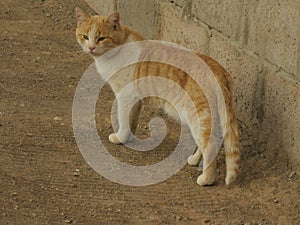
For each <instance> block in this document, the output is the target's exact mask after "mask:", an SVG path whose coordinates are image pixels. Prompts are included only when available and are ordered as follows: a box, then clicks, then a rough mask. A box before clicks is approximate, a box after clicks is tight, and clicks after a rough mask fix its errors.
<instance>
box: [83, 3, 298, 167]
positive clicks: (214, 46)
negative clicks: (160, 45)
mask: <svg viewBox="0 0 300 225" xmlns="http://www.w3.org/2000/svg"><path fill="white" fill-rule="evenodd" d="M86 1H87V2H88V3H89V4H90V5H91V6H92V8H94V9H95V10H96V11H97V12H98V13H99V14H104V15H105V14H108V12H110V11H115V10H118V11H119V12H120V13H121V20H122V22H123V23H124V24H125V25H128V26H130V27H132V28H134V29H136V30H138V31H139V32H140V33H142V34H143V35H144V36H145V37H147V38H148V39H159V40H165V41H172V42H175V43H178V44H180V45H183V46H185V47H187V48H189V49H192V50H194V51H197V52H201V53H203V54H207V55H209V56H211V57H213V58H214V59H216V60H217V61H218V62H220V63H221V64H222V65H223V66H224V67H225V69H227V70H228V71H229V72H230V73H231V75H232V76H233V78H234V80H235V91H234V101H235V109H236V113H237V117H238V120H239V123H240V125H241V126H242V127H243V129H242V132H248V133H250V134H251V135H252V136H254V137H255V139H257V140H258V143H265V145H266V146H267V148H266V149H267V151H270V155H273V153H274V155H276V154H279V155H280V154H282V155H287V156H288V158H289V164H288V165H289V167H290V168H291V169H293V170H298V171H300V84H299V82H300V1H295V0H285V1H280V0H275V1H274V0H259V1H255V0H244V1H240V0H126V1H125V0H124V1H121V0H86ZM242 144H243V143H242Z"/></svg>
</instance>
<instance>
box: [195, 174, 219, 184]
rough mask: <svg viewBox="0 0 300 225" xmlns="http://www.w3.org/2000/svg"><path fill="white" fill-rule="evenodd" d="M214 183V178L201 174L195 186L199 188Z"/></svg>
mask: <svg viewBox="0 0 300 225" xmlns="http://www.w3.org/2000/svg"><path fill="white" fill-rule="evenodd" d="M214 182H215V176H207V175H206V174H201V175H200V176H199V177H198V179H197V184H199V185H201V186H208V185H213V184H214Z"/></svg>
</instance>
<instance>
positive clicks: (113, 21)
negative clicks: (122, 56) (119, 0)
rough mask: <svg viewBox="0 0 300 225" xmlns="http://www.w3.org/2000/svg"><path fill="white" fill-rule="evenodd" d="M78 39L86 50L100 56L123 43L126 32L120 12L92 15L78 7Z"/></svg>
mask: <svg viewBox="0 0 300 225" xmlns="http://www.w3.org/2000/svg"><path fill="white" fill-rule="evenodd" d="M75 11H76V17H77V29H76V39H77V42H78V43H79V44H80V46H81V48H82V49H83V51H84V52H86V53H88V54H90V55H93V56H100V55H102V54H103V53H105V52H107V51H109V50H111V49H113V48H115V47H117V46H119V45H121V44H122V42H123V39H124V32H123V29H122V26H121V25H120V15H119V13H118V12H115V13H112V14H110V15H109V16H90V15H89V14H87V13H86V12H84V11H83V10H81V9H79V8H76V10H75Z"/></svg>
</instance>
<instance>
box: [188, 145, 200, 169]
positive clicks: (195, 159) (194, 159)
mask: <svg viewBox="0 0 300 225" xmlns="http://www.w3.org/2000/svg"><path fill="white" fill-rule="evenodd" d="M201 157H202V151H201V149H200V148H199V147H198V148H197V150H196V152H195V153H194V154H193V155H191V156H190V157H189V158H188V164H189V165H191V166H198V165H199V163H200V160H201Z"/></svg>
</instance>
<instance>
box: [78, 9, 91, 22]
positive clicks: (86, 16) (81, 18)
mask: <svg viewBox="0 0 300 225" xmlns="http://www.w3.org/2000/svg"><path fill="white" fill-rule="evenodd" d="M75 13H76V18H77V26H79V25H80V24H81V23H82V22H84V21H86V20H87V19H89V18H90V16H89V14H87V13H86V12H85V11H83V10H82V9H80V8H78V7H76V9H75Z"/></svg>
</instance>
